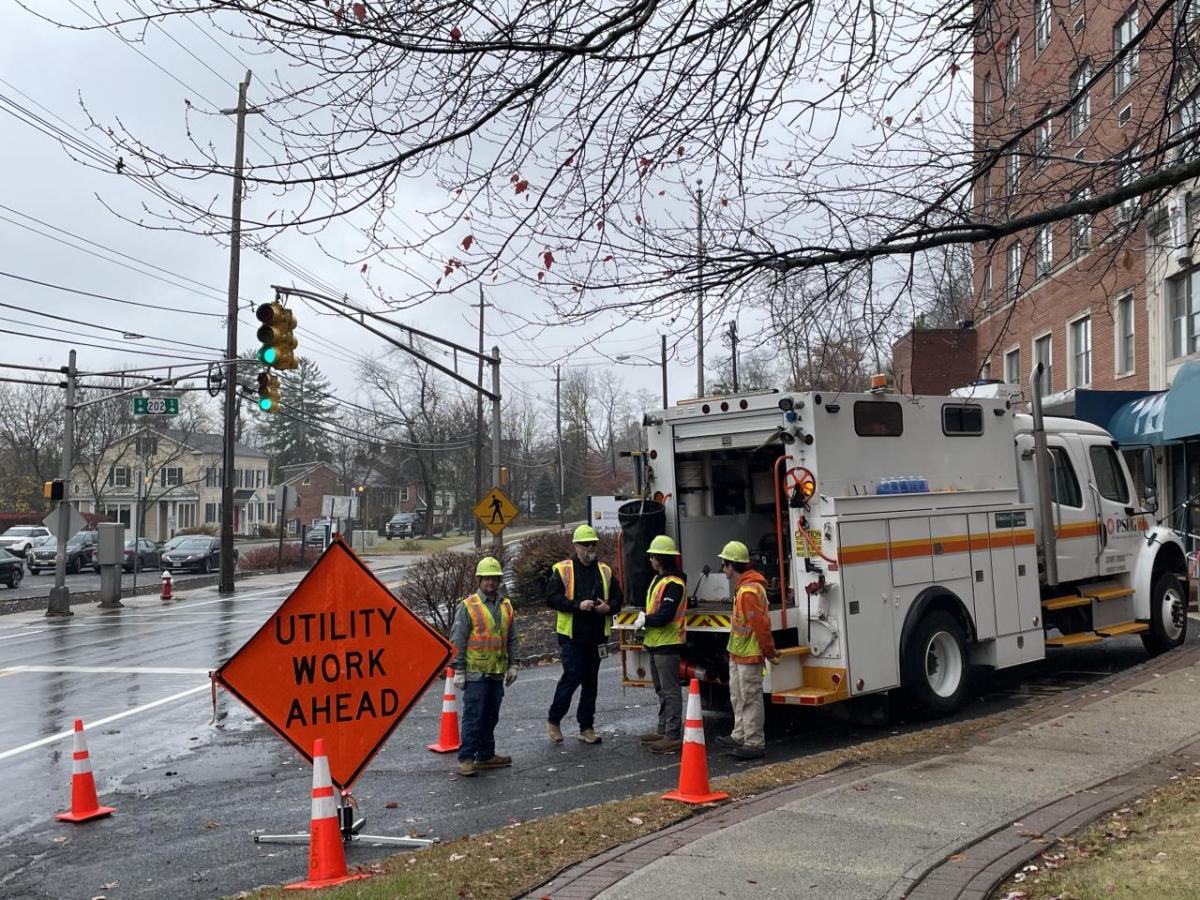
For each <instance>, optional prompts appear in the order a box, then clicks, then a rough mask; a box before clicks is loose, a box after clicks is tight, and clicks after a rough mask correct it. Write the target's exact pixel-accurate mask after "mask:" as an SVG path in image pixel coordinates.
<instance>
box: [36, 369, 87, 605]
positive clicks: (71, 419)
mask: <svg viewBox="0 0 1200 900" xmlns="http://www.w3.org/2000/svg"><path fill="white" fill-rule="evenodd" d="M63 371H64V372H65V373H66V376H67V408H66V411H65V414H64V416H63V448H62V466H61V467H60V469H59V472H60V474H61V475H62V480H63V498H62V499H61V500H59V501H58V529H57V531H58V534H57V536H56V539H57V541H58V543H57V545H56V546H55V553H54V587H52V588H50V600H49V602H48V603H47V605H46V615H47V616H71V615H74V613H72V612H71V589H70V588H68V587H67V541H68V540H69V539H70V537H71V535H70V534H68V532H69V531H70V530H71V488H70V484H71V469H72V468H73V467H74V465H75V462H74V459H73V458H72V454H73V452H74V450H75V351H74V350H72V351H71V353H70V355H69V356H68V357H67V367H66V368H65V369H64V370H63ZM25 552H26V553H32V552H33V550H32V549H30V550H27V551H25Z"/></svg>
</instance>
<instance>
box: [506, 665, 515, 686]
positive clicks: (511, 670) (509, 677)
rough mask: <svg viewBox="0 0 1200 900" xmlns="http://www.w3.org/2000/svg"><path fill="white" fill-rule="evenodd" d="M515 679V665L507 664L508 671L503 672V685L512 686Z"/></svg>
mask: <svg viewBox="0 0 1200 900" xmlns="http://www.w3.org/2000/svg"><path fill="white" fill-rule="evenodd" d="M516 680H517V667H516V666H509V667H508V671H507V672H505V673H504V686H505V687H512V683H513V682H514V681H516Z"/></svg>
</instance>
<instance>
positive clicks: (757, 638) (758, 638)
mask: <svg viewBox="0 0 1200 900" xmlns="http://www.w3.org/2000/svg"><path fill="white" fill-rule="evenodd" d="M719 557H720V559H721V569H722V571H724V573H725V575H726V577H727V578H728V579H729V586H730V588H731V589H732V590H733V592H734V597H733V619H732V621H731V623H730V630H729V643H728V644H727V645H726V649H727V650H728V652H729V699H730V701H731V702H732V704H733V731H732V732H730V734H729V735H728V736H721V737H718V738H717V744H718V745H719V746H722V747H725V748H726V749H727V750H728V751H729V752H730V755H732V756H736V757H737V758H738V759H760V758H762V757H763V756H765V755H766V752H767V738H766V733H765V731H764V727H763V720H764V719H765V716H766V710H765V708H764V706H763V664H764V660H765V659H770V660H771V662H772V663H778V662H779V659H780V657H779V654H778V653H777V652H776V650H775V641H774V638H773V637H772V635H771V620H770V617H769V615H768V610H767V588H766V584H767V580H766V579H765V578H764V577H763V576H762V573H761V572H756V571H755V570H754V569H752V568H750V550H749V548H748V547H747V546H746V545H745V544H743V543H742V542H741V541H730V542H729V543H728V544H726V545H725V547H724V549H722V550H721V552H720V554H719Z"/></svg>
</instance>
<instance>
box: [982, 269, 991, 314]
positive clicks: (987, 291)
mask: <svg viewBox="0 0 1200 900" xmlns="http://www.w3.org/2000/svg"><path fill="white" fill-rule="evenodd" d="M982 299H983V311H984V312H987V311H988V310H989V309H991V308H992V261H991V260H990V259H989V260H988V263H987V265H986V266H985V267H984V269H983V298H982Z"/></svg>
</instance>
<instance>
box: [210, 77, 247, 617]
mask: <svg viewBox="0 0 1200 900" xmlns="http://www.w3.org/2000/svg"><path fill="white" fill-rule="evenodd" d="M249 88H250V70H249V69H247V70H246V77H245V79H243V80H242V83H241V84H239V85H238V105H237V109H236V110H222V112H224V113H229V112H233V113H235V114H236V115H237V139H236V143H235V149H234V158H233V159H234V161H233V207H232V212H231V214H230V221H229V298H228V308H227V310H226V315H225V358H226V359H227V360H229V367H228V371H227V372H226V376H225V440H224V459H223V460H222V466H221V577H220V580H219V582H218V585H217V591H218V592H219V593H221V594H231V593H233V455H234V430H235V423H236V416H237V404H238V397H237V386H238V385H237V353H238V349H237V313H238V309H237V303H238V281H239V278H240V276H241V254H242V166H243V162H244V156H245V146H246V111H247V110H246V91H248V90H249Z"/></svg>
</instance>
